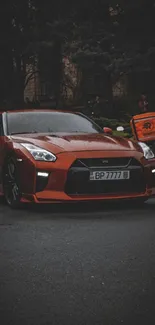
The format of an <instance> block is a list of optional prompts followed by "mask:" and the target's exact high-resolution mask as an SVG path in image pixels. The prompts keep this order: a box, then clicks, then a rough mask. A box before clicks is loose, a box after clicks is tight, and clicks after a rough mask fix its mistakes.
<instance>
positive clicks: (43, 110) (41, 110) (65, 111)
mask: <svg viewBox="0 0 155 325" xmlns="http://www.w3.org/2000/svg"><path fill="white" fill-rule="evenodd" d="M30 112H42V113H44V112H58V113H73V114H78V113H79V112H75V111H70V110H57V109H43V108H41V109H18V110H7V111H3V112H0V114H2V113H30Z"/></svg>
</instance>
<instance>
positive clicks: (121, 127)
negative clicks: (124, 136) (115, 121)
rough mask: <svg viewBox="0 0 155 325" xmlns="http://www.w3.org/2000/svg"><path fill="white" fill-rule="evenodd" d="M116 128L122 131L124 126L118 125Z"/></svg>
mask: <svg viewBox="0 0 155 325" xmlns="http://www.w3.org/2000/svg"><path fill="white" fill-rule="evenodd" d="M116 130H117V131H119V132H123V131H124V127H123V126H118V127H117V129H116Z"/></svg>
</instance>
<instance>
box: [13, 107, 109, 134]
mask: <svg viewBox="0 0 155 325" xmlns="http://www.w3.org/2000/svg"><path fill="white" fill-rule="evenodd" d="M7 120H8V121H7V124H8V134H9V135H11V134H19V133H33V132H34V133H57V132H62V133H102V132H103V131H102V129H101V128H100V127H99V126H98V125H96V124H95V123H94V122H93V121H91V120H89V119H87V118H86V117H85V116H83V115H80V114H76V113H68V112H66V113H65V112H17V113H8V114H7Z"/></svg>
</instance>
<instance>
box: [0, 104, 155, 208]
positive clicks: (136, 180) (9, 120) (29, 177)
mask: <svg viewBox="0 0 155 325" xmlns="http://www.w3.org/2000/svg"><path fill="white" fill-rule="evenodd" d="M105 131H106V130H105ZM0 132H1V136H0V176H1V182H0V183H1V185H0V186H1V189H0V190H1V194H2V195H4V197H5V199H6V202H7V204H8V205H9V206H10V207H12V208H16V207H19V205H21V203H24V202H25V203H26V202H35V203H54V202H57V203H58V202H77V201H78V202H80V201H92V200H112V199H130V198H133V199H141V200H142V201H143V200H146V199H148V198H149V197H150V196H151V195H153V194H154V193H155V180H154V178H153V177H152V175H153V174H152V171H153V170H154V169H155V166H154V167H153V165H152V166H150V164H149V159H152V158H153V157H154V155H153V153H152V151H151V150H150V148H149V147H147V145H146V146H145V147H144V146H143V145H141V143H140V144H138V143H135V142H134V141H131V140H129V139H124V138H121V137H114V136H112V135H109V134H108V133H105V132H104V130H103V129H102V128H100V127H99V126H98V125H96V124H95V123H94V122H93V121H92V120H91V119H89V118H88V117H86V116H84V115H83V114H81V113H73V112H66V111H55V110H20V111H8V112H3V113H1V114H0Z"/></svg>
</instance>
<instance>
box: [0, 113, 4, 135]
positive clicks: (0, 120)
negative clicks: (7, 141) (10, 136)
mask: <svg viewBox="0 0 155 325" xmlns="http://www.w3.org/2000/svg"><path fill="white" fill-rule="evenodd" d="M3 135H4V130H3V119H2V114H0V136H3Z"/></svg>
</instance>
